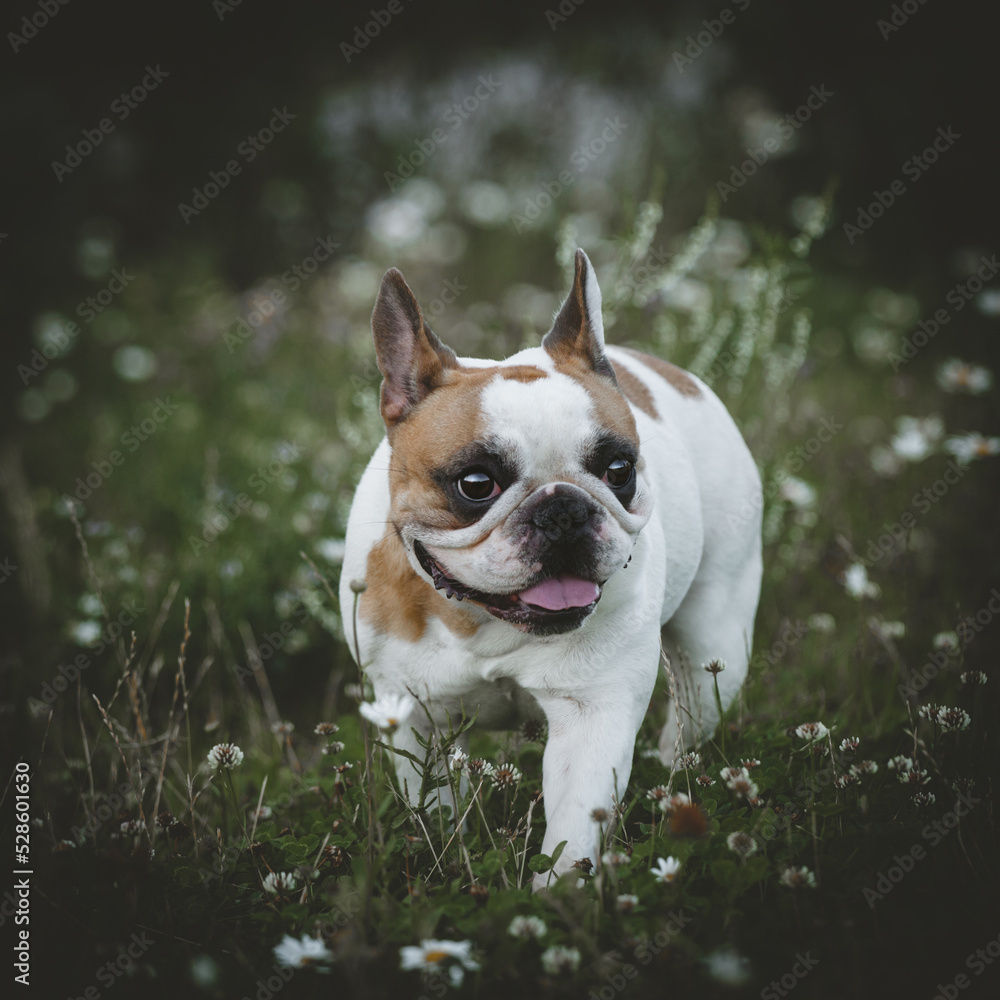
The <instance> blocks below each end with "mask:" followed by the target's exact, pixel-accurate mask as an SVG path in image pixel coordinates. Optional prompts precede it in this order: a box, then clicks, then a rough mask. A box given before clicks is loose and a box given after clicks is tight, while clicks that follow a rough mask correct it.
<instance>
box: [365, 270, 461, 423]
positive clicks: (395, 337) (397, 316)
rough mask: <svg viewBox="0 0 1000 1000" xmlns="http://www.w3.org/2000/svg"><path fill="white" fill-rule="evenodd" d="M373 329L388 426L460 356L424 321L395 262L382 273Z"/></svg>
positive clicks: (441, 379) (454, 365) (435, 385)
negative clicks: (394, 265)
mask: <svg viewBox="0 0 1000 1000" xmlns="http://www.w3.org/2000/svg"><path fill="white" fill-rule="evenodd" d="M372 334H373V336H374V338H375V356H376V358H377V359H378V367H379V371H380V372H381V373H382V376H383V378H382V392H381V409H382V419H383V421H385V426H386V428H387V429H390V428H392V426H393V425H395V424H397V423H399V422H400V421H401V420H404V419H405V418H406V415H407V414H408V413H409V412H410V410H412V409H413V407H414V406H416V405H417V404H418V403H419V402H420V401H421V400H423V399H424V398H425V397H427V396H428V395H429V394H430V393H432V392H433V391H434V390H435V389H437V388H438V387H439V386H440V385H441V384H442V383H443V382H444V379H445V369H448V368H457V367H458V360H457V358H456V357H455V352H454V351H453V350H452V349H451V348H450V347H446V346H445V345H444V344H442V343H441V341H440V340H438V338H437V337H436V336H435V335H434V333H433V331H432V330H431V328H430V327H429V326H427V324H426V323H425V322H424V317H423V314H422V313H421V312H420V306H419V305H418V304H417V300H416V298H415V297H414V295H413V292H411V291H410V288H409V285H407V284H406V282H405V281H404V280H403V276H402V274H400V273H399V271H397V270H396V268H394V267H392V268H390V269H389V270H388V271H386V272H385V276H384V277H383V278H382V286H381V287H380V288H379V291H378V299H376V301H375V309H374V310H373V311H372Z"/></svg>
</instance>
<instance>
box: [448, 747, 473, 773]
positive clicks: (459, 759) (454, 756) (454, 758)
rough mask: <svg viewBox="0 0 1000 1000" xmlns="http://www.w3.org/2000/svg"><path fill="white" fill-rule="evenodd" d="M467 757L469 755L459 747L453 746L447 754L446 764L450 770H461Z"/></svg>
mask: <svg viewBox="0 0 1000 1000" xmlns="http://www.w3.org/2000/svg"><path fill="white" fill-rule="evenodd" d="M468 759H469V755H468V754H467V753H466V752H465V751H464V750H463V749H462V748H461V747H455V748H454V749H453V750H452V751H451V753H450V754H449V755H448V766H449V767H450V768H451V770H452V771H461V770H462V768H463V767H465V762H466V761H467V760H468Z"/></svg>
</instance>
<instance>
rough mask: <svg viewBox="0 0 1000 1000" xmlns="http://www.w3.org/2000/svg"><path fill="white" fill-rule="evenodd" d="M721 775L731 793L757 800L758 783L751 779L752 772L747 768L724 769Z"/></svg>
mask: <svg viewBox="0 0 1000 1000" xmlns="http://www.w3.org/2000/svg"><path fill="white" fill-rule="evenodd" d="M721 774H722V780H723V781H724V782H725V783H726V788H728V789H729V790H730V791H733V792H736V794H737V795H742V796H743V797H744V798H746V799H755V798H757V792H758V791H759V789H758V788H757V783H756V782H754V781H752V780H751V779H750V772H749V771H748V770H747V769H746V768H745V767H724V768H723V769H722V772H721Z"/></svg>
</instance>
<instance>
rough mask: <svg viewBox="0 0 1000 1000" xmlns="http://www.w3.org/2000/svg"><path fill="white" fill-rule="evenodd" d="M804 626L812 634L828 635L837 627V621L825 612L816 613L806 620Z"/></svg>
mask: <svg viewBox="0 0 1000 1000" xmlns="http://www.w3.org/2000/svg"><path fill="white" fill-rule="evenodd" d="M806 624H807V625H808V626H809V627H810V628H811V629H812V630H813V631H814V632H822V633H823V634H824V635H829V633H831V632H832V631H833V630H834V629H835V628H836V627H837V620H836V619H835V618H834V617H833V615H831V614H828V613H827V612H826V611H816V612H814V613H813V614H811V615H810V616H809V617H808V618H807V619H806Z"/></svg>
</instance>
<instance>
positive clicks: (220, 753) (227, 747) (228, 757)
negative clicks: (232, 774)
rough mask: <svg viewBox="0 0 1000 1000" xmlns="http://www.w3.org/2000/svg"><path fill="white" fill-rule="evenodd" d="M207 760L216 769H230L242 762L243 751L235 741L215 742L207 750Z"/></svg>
mask: <svg viewBox="0 0 1000 1000" xmlns="http://www.w3.org/2000/svg"><path fill="white" fill-rule="evenodd" d="M208 762H209V764H211V765H212V767H213V769H214V770H216V771H220V770H222V769H223V768H225V769H226V770H229V771H231V770H232V769H233V768H234V767H239V765H240V764H242V763H243V751H242V750H241V749H240V748H239V747H238V746H237V745H236V744H235V743H216V744H215V746H214V747H212V749H211V750H209V751H208Z"/></svg>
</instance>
